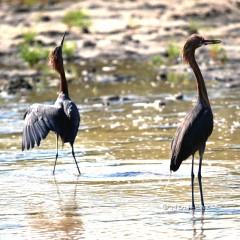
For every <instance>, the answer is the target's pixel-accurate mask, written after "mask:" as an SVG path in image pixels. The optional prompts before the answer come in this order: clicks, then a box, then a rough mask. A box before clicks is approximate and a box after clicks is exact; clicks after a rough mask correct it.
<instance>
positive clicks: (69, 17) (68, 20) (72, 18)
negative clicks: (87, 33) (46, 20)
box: [63, 9, 91, 29]
mask: <svg viewBox="0 0 240 240" xmlns="http://www.w3.org/2000/svg"><path fill="white" fill-rule="evenodd" d="M63 22H64V23H65V24H67V25H68V26H69V27H73V26H76V27H80V28H81V29H83V28H88V27H89V26H90V25H91V21H90V17H89V16H88V14H87V13H85V12H84V11H83V10H81V9H80V10H74V11H69V12H67V13H66V14H65V16H64V17H63Z"/></svg>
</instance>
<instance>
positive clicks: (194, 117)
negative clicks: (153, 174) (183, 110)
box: [170, 105, 213, 171]
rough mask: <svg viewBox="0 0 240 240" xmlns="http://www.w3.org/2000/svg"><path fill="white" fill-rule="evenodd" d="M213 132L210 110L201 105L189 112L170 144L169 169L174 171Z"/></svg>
mask: <svg viewBox="0 0 240 240" xmlns="http://www.w3.org/2000/svg"><path fill="white" fill-rule="evenodd" d="M212 130H213V115H212V111H211V109H210V108H204V107H202V106H201V105H198V106H196V107H195V108H193V110H192V111H190V112H189V113H188V114H187V116H186V117H185V119H184V120H183V122H182V123H181V125H180V126H179V127H178V129H177V131H176V134H175V137H174V139H173V141H172V144H171V149H172V157H171V165H170V169H171V170H173V171H176V170H177V169H178V168H179V167H180V165H181V163H182V161H183V160H185V159H187V158H188V157H189V156H190V155H192V154H194V153H195V152H196V151H197V150H199V147H200V146H202V145H203V144H205V142H206V141H207V139H208V137H209V136H210V135H211V133H212Z"/></svg>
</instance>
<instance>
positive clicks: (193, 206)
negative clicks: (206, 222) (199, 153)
mask: <svg viewBox="0 0 240 240" xmlns="http://www.w3.org/2000/svg"><path fill="white" fill-rule="evenodd" d="M193 166H194V154H193V155H192V171H191V184H192V209H195V204H194V171H193Z"/></svg>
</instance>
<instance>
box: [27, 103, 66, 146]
mask: <svg viewBox="0 0 240 240" xmlns="http://www.w3.org/2000/svg"><path fill="white" fill-rule="evenodd" d="M63 117H64V113H63V110H62V109H61V108H60V107H56V106H54V105H43V104H33V105H32V106H30V108H29V109H28V111H27V112H26V114H25V117H24V128H23V135H22V150H25V149H26V150H28V149H30V148H33V147H34V146H35V145H37V146H39V145H40V142H41V140H42V139H44V138H46V137H47V135H48V133H49V131H54V132H56V133H60V129H61V122H62V121H61V119H62V118H63Z"/></svg>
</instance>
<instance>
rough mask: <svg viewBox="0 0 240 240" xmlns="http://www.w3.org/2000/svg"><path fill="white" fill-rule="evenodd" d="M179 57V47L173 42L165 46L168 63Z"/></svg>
mask: <svg viewBox="0 0 240 240" xmlns="http://www.w3.org/2000/svg"><path fill="white" fill-rule="evenodd" d="M179 56H180V48H179V46H178V45H177V44H176V43H174V42H171V43H169V44H168V46H167V57H168V59H169V61H170V62H173V61H175V60H177V58H178V57H179Z"/></svg>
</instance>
